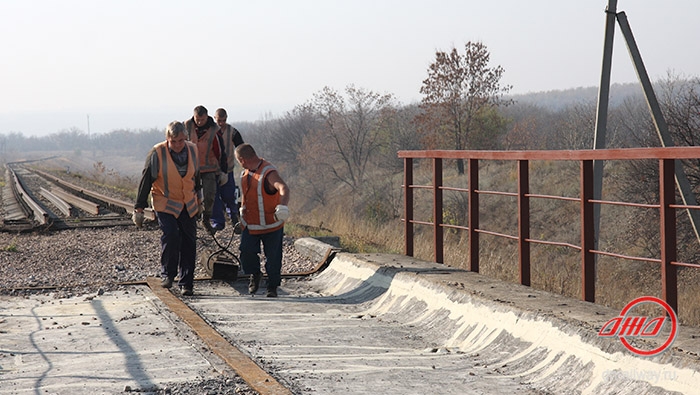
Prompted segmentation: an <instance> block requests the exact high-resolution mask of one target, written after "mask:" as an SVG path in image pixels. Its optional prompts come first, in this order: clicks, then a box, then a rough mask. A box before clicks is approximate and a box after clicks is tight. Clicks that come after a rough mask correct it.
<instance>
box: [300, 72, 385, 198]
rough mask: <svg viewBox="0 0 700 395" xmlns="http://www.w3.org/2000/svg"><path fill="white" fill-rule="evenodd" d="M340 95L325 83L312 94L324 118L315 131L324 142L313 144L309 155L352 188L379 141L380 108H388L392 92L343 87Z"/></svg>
mask: <svg viewBox="0 0 700 395" xmlns="http://www.w3.org/2000/svg"><path fill="white" fill-rule="evenodd" d="M345 94H346V96H347V98H346V97H343V96H342V95H341V94H339V93H338V92H337V91H335V90H333V89H331V88H329V87H325V88H323V89H322V90H321V91H320V92H318V93H316V94H314V98H313V101H312V105H313V107H314V108H315V110H316V111H317V113H318V115H319V116H320V118H321V119H322V120H323V121H324V125H323V127H322V128H321V129H319V130H318V131H316V132H315V133H316V134H317V135H320V136H321V137H322V138H320V139H319V138H316V139H314V140H315V141H323V145H322V146H319V145H318V144H315V145H309V146H307V147H305V148H307V149H308V148H310V147H311V146H314V149H315V150H316V151H315V152H313V153H312V155H313V156H314V157H315V158H316V160H317V164H318V165H319V166H323V167H325V168H326V169H327V170H329V171H330V172H331V174H332V175H333V177H334V178H335V179H337V180H338V181H341V182H343V183H345V184H347V185H348V186H350V187H351V188H352V189H353V190H356V189H357V188H358V186H359V185H360V184H361V183H362V181H363V180H364V177H365V173H366V171H367V165H368V163H369V160H370V158H371V157H372V155H373V154H374V153H375V152H376V151H377V150H378V149H379V148H380V146H381V144H382V139H381V133H379V131H380V129H379V126H380V120H381V118H382V112H383V111H388V110H389V109H390V108H391V105H392V100H393V96H392V95H390V94H386V95H380V94H378V93H374V92H372V91H367V90H364V89H361V88H355V87H354V86H352V85H350V86H348V87H347V88H345Z"/></svg>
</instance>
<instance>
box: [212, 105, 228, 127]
mask: <svg viewBox="0 0 700 395" xmlns="http://www.w3.org/2000/svg"><path fill="white" fill-rule="evenodd" d="M227 119H228V114H226V110H224V109H223V108H217V109H216V112H215V113H214V120H215V121H216V124H217V125H219V127H220V128H223V127H224V125H226V120H227Z"/></svg>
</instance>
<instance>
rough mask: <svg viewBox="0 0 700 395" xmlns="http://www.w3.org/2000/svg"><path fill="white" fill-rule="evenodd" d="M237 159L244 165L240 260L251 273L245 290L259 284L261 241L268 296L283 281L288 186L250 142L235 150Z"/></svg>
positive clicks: (254, 287) (273, 294)
mask: <svg viewBox="0 0 700 395" xmlns="http://www.w3.org/2000/svg"><path fill="white" fill-rule="evenodd" d="M235 155H236V160H237V161H238V163H240V164H241V167H243V172H242V174H241V184H240V186H241V208H240V212H239V214H240V220H241V225H242V226H243V230H242V232H241V244H240V247H239V249H240V255H239V258H240V261H241V266H242V267H243V271H244V272H245V273H246V274H250V275H251V276H250V283H249V284H248V291H249V292H250V293H251V294H255V293H256V292H257V291H258V288H259V286H260V278H261V273H260V258H259V256H258V254H259V253H260V243H262V245H263V251H264V252H265V271H266V272H267V296H268V297H277V287H278V286H279V285H280V283H281V281H282V274H281V272H282V238H283V236H284V222H285V221H286V220H287V219H288V218H289V208H288V207H287V204H288V203H289V187H288V186H287V184H286V183H285V182H284V180H283V179H282V177H281V176H280V175H279V172H277V169H276V168H275V167H274V166H273V165H272V164H271V163H270V162H268V161H266V160H265V159H263V158H260V157H258V155H257V154H256V153H255V150H254V149H253V147H252V146H251V145H250V144H241V145H239V146H238V147H236V150H235Z"/></svg>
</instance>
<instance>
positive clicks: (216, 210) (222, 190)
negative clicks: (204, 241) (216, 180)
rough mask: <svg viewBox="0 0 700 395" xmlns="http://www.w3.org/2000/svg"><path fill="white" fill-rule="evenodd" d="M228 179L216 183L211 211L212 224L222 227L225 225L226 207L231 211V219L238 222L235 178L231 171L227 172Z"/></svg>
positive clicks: (234, 222)
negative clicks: (223, 182)
mask: <svg viewBox="0 0 700 395" xmlns="http://www.w3.org/2000/svg"><path fill="white" fill-rule="evenodd" d="M227 176H228V181H226V184H224V185H219V184H217V185H216V197H215V198H214V207H213V208H212V213H211V222H212V226H214V227H216V228H221V229H223V228H224V226H226V217H225V213H226V209H229V210H230V211H231V221H232V222H233V224H234V225H235V224H236V222H238V205H237V204H236V179H235V177H234V176H233V173H227Z"/></svg>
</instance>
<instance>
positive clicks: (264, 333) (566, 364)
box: [0, 239, 700, 394]
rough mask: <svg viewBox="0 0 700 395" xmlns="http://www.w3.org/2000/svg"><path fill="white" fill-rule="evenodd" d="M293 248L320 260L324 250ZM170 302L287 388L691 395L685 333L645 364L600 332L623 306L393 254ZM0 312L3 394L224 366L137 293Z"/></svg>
mask: <svg viewBox="0 0 700 395" xmlns="http://www.w3.org/2000/svg"><path fill="white" fill-rule="evenodd" d="M301 244H302V245H300V246H299V248H301V249H304V248H306V249H308V250H309V251H310V253H311V254H313V253H314V252H313V251H314V250H315V251H317V252H316V253H318V254H319V256H321V255H323V250H324V249H326V248H328V247H329V246H328V245H325V244H323V243H318V242H316V241H314V240H310V239H304V241H303V242H301ZM182 299H183V301H184V302H185V303H186V304H187V305H188V306H190V307H191V308H192V309H193V310H194V311H196V312H197V313H198V314H199V315H200V316H201V317H202V318H203V319H204V320H205V321H206V322H208V323H209V324H210V325H211V326H212V327H213V328H214V329H215V330H216V331H218V332H219V333H220V334H221V335H223V337H224V338H226V339H227V340H228V341H229V342H230V343H232V344H235V345H236V346H238V347H239V348H240V349H241V350H242V351H243V353H244V354H247V355H248V356H250V358H252V360H253V361H255V362H256V363H257V364H258V365H259V366H261V367H262V368H264V369H265V370H267V371H268V372H270V373H271V374H272V375H273V376H274V377H275V378H276V379H277V380H278V381H279V382H280V383H281V384H282V385H284V386H286V387H287V388H288V389H290V392H292V393H296V394H335V393H347V394H375V393H382V394H425V393H440V394H465V393H470V394H497V393H498V394H501V393H513V394H537V393H553V394H579V393H580V394H605V393H608V394H613V393H614V394H624V393H635V394H639V393H644V394H667V393H682V394H692V393H698V391H699V390H698V388H700V357H699V355H700V344H699V343H700V342H699V341H698V340H697V339H698V338H700V331H699V330H698V329H697V328H688V327H680V328H679V331H678V335H677V337H676V340H675V342H674V344H673V347H672V348H671V349H669V350H667V351H665V352H663V353H662V354H660V355H658V356H656V357H650V358H643V357H639V356H636V355H635V354H633V353H631V352H630V351H629V350H627V349H626V348H625V347H624V346H623V345H622V344H621V343H620V342H619V341H618V340H615V339H609V338H600V337H598V335H597V334H598V330H599V329H600V328H601V326H602V325H604V324H605V322H607V321H608V320H609V319H611V318H613V317H615V316H618V315H619V314H620V312H619V311H614V310H611V309H608V308H605V307H602V306H598V305H595V304H591V303H586V302H582V301H579V300H574V299H570V298H565V297H562V296H559V295H552V294H549V293H546V292H541V291H538V290H535V289H531V288H528V287H523V286H519V285H516V284H510V283H504V282H500V281H497V280H493V279H490V278H488V277H485V276H482V275H479V274H475V273H469V272H465V271H462V270H455V269H450V268H448V267H445V266H442V265H437V264H433V263H428V262H422V261H418V260H415V259H412V258H410V257H405V256H396V255H386V254H358V255H353V254H346V253H338V254H336V255H335V257H334V258H333V259H332V261H331V262H330V264H329V266H328V267H327V268H326V269H325V270H323V271H322V272H320V273H318V274H316V275H313V276H311V277H305V278H304V277H300V278H290V279H286V280H285V281H284V283H283V285H282V287H281V288H280V296H279V297H278V298H276V299H274V298H265V297H264V295H257V296H255V297H251V296H249V295H247V284H246V282H245V281H244V280H239V281H237V282H234V283H226V282H222V281H206V282H198V283H197V285H196V294H195V296H194V297H187V298H182ZM1 306H2V307H0V314H1V315H0V333H2V334H1V335H0V366H1V369H0V382H1V383H0V393H2V394H4V393H12V394H15V393H27V394H29V393H58V394H61V393H71V394H79V393H85V394H88V393H89V394H95V393H120V392H122V391H123V390H124V388H125V386H130V387H131V388H133V389H139V388H141V389H147V388H154V387H157V386H161V387H162V386H164V385H167V384H168V383H177V382H178V381H182V380H193V379H196V378H201V377H205V376H206V375H207V374H209V373H207V372H211V371H212V370H213V369H216V370H222V369H223V368H222V366H221V365H222V363H221V361H220V360H218V359H217V357H216V356H215V355H213V354H212V353H211V352H209V351H206V350H204V347H202V345H201V344H199V343H198V340H197V339H196V338H195V336H193V334H192V333H191V332H189V329H188V328H187V327H186V326H185V325H183V323H182V322H181V320H179V319H178V318H177V317H174V316H173V314H172V313H170V312H168V311H166V309H164V308H163V307H162V305H161V303H160V301H159V300H158V299H157V298H156V297H155V296H154V294H152V293H151V291H150V289H148V288H147V287H144V286H138V287H134V289H133V290H132V291H130V292H119V293H107V294H105V295H100V296H95V297H94V298H93V297H90V298H85V297H83V298H78V299H75V300H62V301H60V303H59V302H50V301H47V300H43V301H41V300H38V299H21V300H18V299H3V300H2V305H1ZM660 337H662V336H660ZM660 341H661V340H660ZM645 342H648V343H649V344H648V346H649V347H650V348H653V347H654V344H653V343H654V342H655V340H654V339H652V341H651V342H650V341H648V340H645ZM643 345H644V344H642V346H643Z"/></svg>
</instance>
